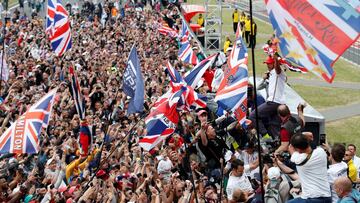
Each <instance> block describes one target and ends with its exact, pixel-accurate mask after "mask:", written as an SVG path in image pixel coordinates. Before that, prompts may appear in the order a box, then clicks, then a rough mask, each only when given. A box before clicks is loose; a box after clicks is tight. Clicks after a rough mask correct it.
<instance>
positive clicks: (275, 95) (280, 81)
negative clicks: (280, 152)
mask: <svg viewBox="0 0 360 203" xmlns="http://www.w3.org/2000/svg"><path fill="white" fill-rule="evenodd" d="M264 64H266V66H267V68H268V72H267V73H266V74H267V77H268V78H267V79H268V81H269V85H268V98H267V99H266V102H265V103H263V104H261V105H260V106H259V107H258V115H259V116H258V117H259V133H260V134H261V135H262V136H269V135H271V136H272V137H273V138H276V137H278V136H279V132H280V118H279V116H278V115H277V111H278V107H279V106H280V105H281V104H285V94H284V91H285V85H286V80H287V76H286V74H285V72H284V70H282V69H281V67H280V63H279V61H278V59H277V55H276V54H275V55H274V57H271V56H268V57H267V58H266V60H265V61H264ZM249 118H250V120H251V121H252V123H254V124H255V123H256V122H255V120H256V116H255V111H252V112H251V113H250V116H249ZM269 119H271V120H275V123H274V128H270V129H269V131H268V130H267V129H266V128H265V125H264V122H265V121H268V120H269Z"/></svg>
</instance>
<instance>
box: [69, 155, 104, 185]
mask: <svg viewBox="0 0 360 203" xmlns="http://www.w3.org/2000/svg"><path fill="white" fill-rule="evenodd" d="M98 151H99V150H98V149H95V150H94V151H93V152H92V153H91V154H90V155H89V156H87V158H86V159H82V158H78V159H76V160H74V161H72V162H71V163H70V164H69V165H67V166H66V169H65V177H66V181H68V180H69V178H70V176H72V175H73V174H75V175H78V174H79V172H81V171H82V170H84V168H85V167H86V165H87V164H88V163H89V162H91V161H92V160H93V159H94V156H95V155H96V153H97V152H98Z"/></svg>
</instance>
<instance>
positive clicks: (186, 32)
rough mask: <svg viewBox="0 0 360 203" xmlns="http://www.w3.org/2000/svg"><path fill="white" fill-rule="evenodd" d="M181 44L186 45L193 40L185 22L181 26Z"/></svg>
mask: <svg viewBox="0 0 360 203" xmlns="http://www.w3.org/2000/svg"><path fill="white" fill-rule="evenodd" d="M179 38H180V42H181V43H184V42H187V41H190V40H191V35H190V31H189V28H188V26H187V24H186V22H185V21H184V20H183V21H182V24H181V32H180V35H179Z"/></svg>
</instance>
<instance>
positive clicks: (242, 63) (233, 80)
mask: <svg viewBox="0 0 360 203" xmlns="http://www.w3.org/2000/svg"><path fill="white" fill-rule="evenodd" d="M247 86H248V70H247V53H246V46H245V45H244V42H243V39H242V37H241V31H240V27H238V30H237V32H236V41H235V43H234V45H233V49H232V51H231V53H230V56H229V59H228V67H227V69H225V71H224V78H223V80H222V81H221V83H220V86H219V89H218V91H217V93H216V96H215V101H216V102H217V103H218V105H219V107H220V108H221V109H223V110H225V111H227V112H232V113H234V114H235V117H236V118H237V119H238V121H239V123H240V124H241V125H244V123H245V120H246V113H247Z"/></svg>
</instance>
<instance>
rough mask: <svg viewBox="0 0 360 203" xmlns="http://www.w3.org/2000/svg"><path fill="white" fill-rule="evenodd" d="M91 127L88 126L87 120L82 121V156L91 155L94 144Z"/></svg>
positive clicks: (80, 135)
mask: <svg viewBox="0 0 360 203" xmlns="http://www.w3.org/2000/svg"><path fill="white" fill-rule="evenodd" d="M90 129H91V127H90V126H89V125H88V123H87V121H86V120H82V121H81V123H80V133H79V140H78V142H79V146H80V154H81V155H82V156H87V155H89V152H90V151H91V147H92V142H93V134H92V132H91V130H90Z"/></svg>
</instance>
